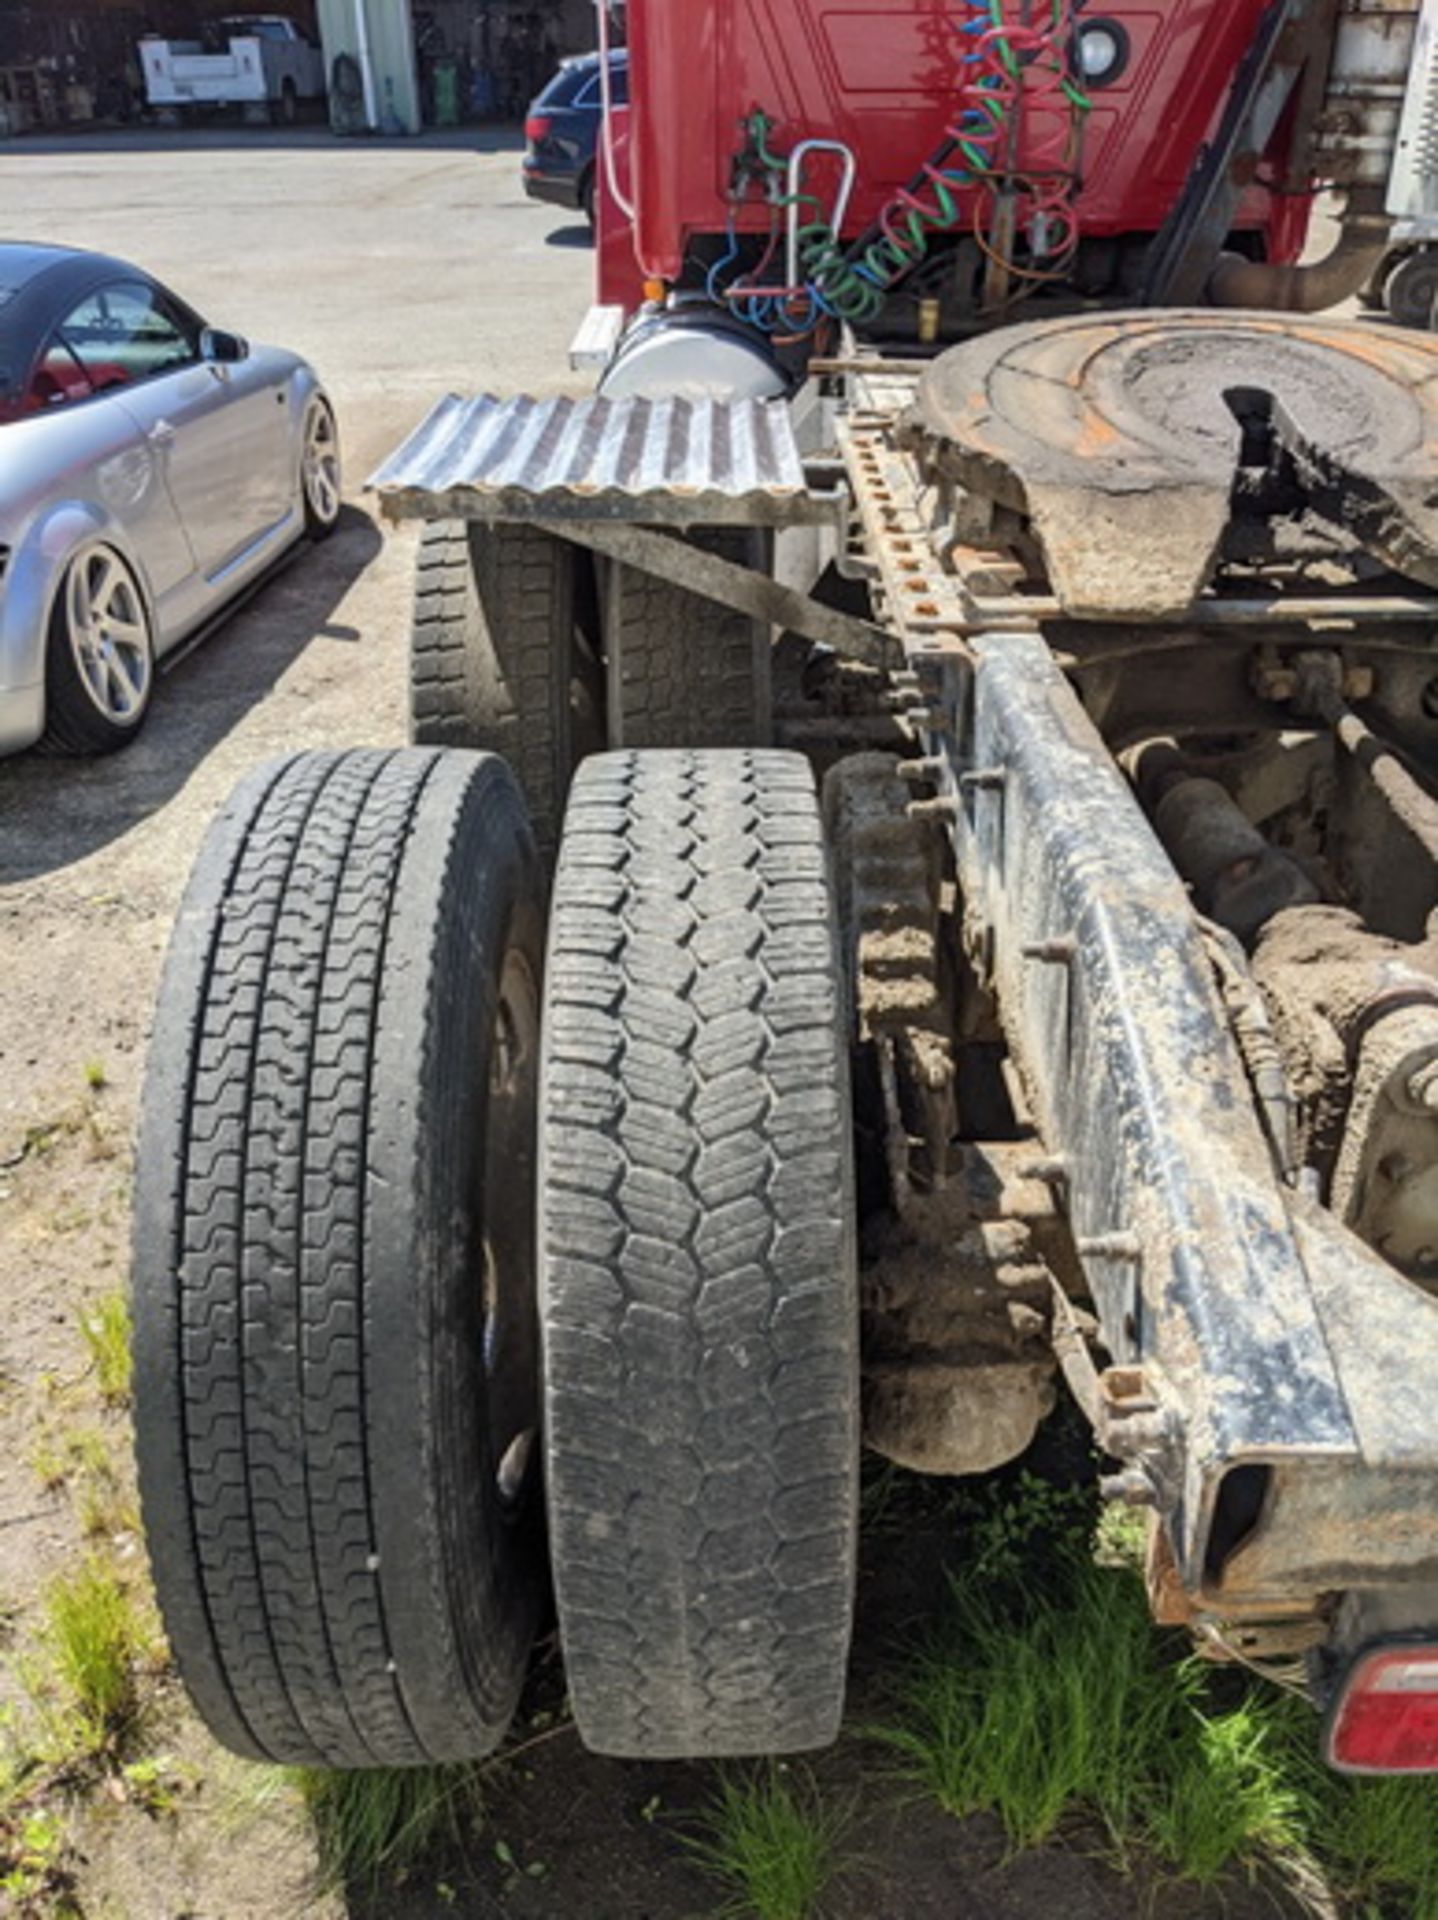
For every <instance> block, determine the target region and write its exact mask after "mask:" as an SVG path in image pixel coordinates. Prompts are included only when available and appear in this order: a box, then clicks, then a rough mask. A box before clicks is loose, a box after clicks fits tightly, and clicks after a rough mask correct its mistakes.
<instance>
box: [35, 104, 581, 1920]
mask: <svg viewBox="0 0 1438 1920" xmlns="http://www.w3.org/2000/svg"><path fill="white" fill-rule="evenodd" d="M0 204H3V205H4V208H5V213H4V220H3V224H4V227H5V229H6V231H7V236H8V237H11V238H16V239H37V240H52V241H62V242H68V243H72V244H75V245H80V246H89V247H97V248H103V249H106V250H108V251H111V252H114V253H117V254H119V255H121V256H122V257H125V258H129V259H132V260H134V261H136V262H138V263H140V264H142V265H144V266H145V267H146V268H148V269H149V270H150V271H151V272H153V273H155V274H157V275H158V276H159V277H160V278H161V279H162V280H165V281H168V282H169V283H170V284H172V285H173V286H174V287H175V288H176V290H177V291H179V292H181V293H182V294H183V295H184V296H185V297H186V298H187V299H189V300H190V301H191V302H193V304H195V305H196V306H197V307H198V308H199V309H200V310H201V311H202V312H203V313H205V314H206V316H207V317H208V318H211V319H212V320H213V321H214V322H215V323H216V324H217V325H223V326H226V327H230V328H233V329H235V330H237V331H239V332H242V333H244V334H246V335H248V336H250V337H251V338H253V339H255V340H269V341H275V342H278V343H281V344H283V345H286V346H292V347H295V348H297V349H298V350H299V351H301V352H303V353H305V354H307V355H308V356H309V357H310V358H311V359H312V360H313V362H314V364H315V365H316V366H317V367H318V369H319V370H320V373H321V375H322V377H323V378H324V380H325V381H326V382H327V384H328V386H329V389H330V392H331V394H332V395H333V397H334V399H335V403H336V406H337V409H338V413H339V420H340V429H341V435H342V440H343V444H344V449H345V455H346V468H347V474H348V480H349V494H350V501H351V504H350V505H349V506H348V507H347V508H346V510H345V515H344V520H343V523H342V525H341V528H340V530H339V531H338V532H337V534H336V535H335V537H334V538H333V539H332V540H331V541H329V542H328V543H327V544H326V545H324V546H323V547H320V548H317V549H314V550H302V551H300V552H298V553H297V554H296V555H295V557H294V559H293V561H292V562H291V564H290V565H289V566H288V567H286V568H285V570H284V571H283V572H282V573H281V574H280V575H279V576H278V577H277V578H275V579H274V580H273V581H271V582H270V584H268V585H267V586H266V587H265V588H264V589H263V590H262V591H261V592H260V593H259V594H258V595H257V596H256V597H255V598H254V599H253V600H252V601H251V602H250V603H249V604H248V605H247V606H246V607H245V608H244V609H243V610H242V611H241V612H240V613H239V614H238V615H237V616H236V617H235V618H234V619H233V620H232V621H231V622H230V623H229V624H228V625H226V626H225V627H223V628H222V629H221V630H220V631H219V632H218V633H217V634H216V635H215V637H214V638H213V639H212V640H210V641H209V642H208V643H207V644H206V645H204V646H203V647H202V648H200V649H199V650H198V651H197V652H196V653H195V654H194V655H193V656H191V657H190V658H189V659H187V660H185V661H183V662H182V663H181V664H180V665H178V666H177V667H176V668H175V670H174V671H173V672H171V673H169V674H167V675H166V676H165V677H164V678H163V680H162V682H161V685H160V687H159V690H158V694H157V698H156V701H155V705H154V709H153V711H152V714H151V716H150V720H149V722H148V724H147V726H146V729H145V731H144V733H143V735H142V736H141V737H140V739H139V740H138V741H137V742H136V743H135V745H134V746H133V747H132V748H131V749H130V750H129V751H127V752H125V753H122V754H120V755H118V756H116V757H115V758H113V759H107V760H101V761H96V762H93V763H89V764H86V763H82V762H75V761H65V760H59V759H49V758H43V757H40V756H37V755H34V754H29V755H22V756H20V757H19V758H16V759H12V760H9V761H6V762H3V763H0V965H3V975H0V977H3V983H4V984H3V998H2V999H0V1274H3V1276H4V1283H3V1299H4V1314H3V1321H0V1629H3V1630H4V1632H5V1633H6V1634H7V1635H8V1638H9V1640H10V1644H11V1646H13V1647H14V1648H16V1649H17V1650H19V1649H20V1648H22V1647H23V1646H24V1644H25V1639H26V1631H27V1626H28V1625H29V1624H30V1623H32V1622H33V1618H34V1613H33V1608H34V1603H35V1601H36V1600H37V1598H38V1596H39V1594H40V1591H41V1589H42V1588H43V1586H44V1584H45V1582H46V1581H47V1580H48V1579H50V1578H52V1577H53V1576H54V1575H55V1573H56V1572H57V1571H58V1570H60V1569H61V1568H62V1567H63V1566H65V1565H67V1564H71V1563H73V1561H74V1559H75V1556H76V1554H77V1552H78V1550H79V1546H80V1542H79V1538H78V1534H77V1529H76V1525H75V1519H74V1516H73V1513H72V1511H71V1507H70V1504H69V1503H68V1501H67V1500H66V1498H65V1497H64V1495H63V1493H62V1492H55V1493H51V1494H48V1495H47V1494H44V1493H43V1492H42V1491H41V1490H40V1481H39V1477H38V1476H37V1474H36V1472H35V1470H34V1459H35V1455H36V1450H37V1445H38V1444H39V1442H38V1441H37V1435H38V1436H46V1435H48V1434H49V1433H50V1432H51V1430H52V1429H56V1430H59V1429H63V1430H65V1431H70V1430H73V1429H74V1428H75V1426H76V1425H77V1423H78V1424H81V1425H86V1424H93V1423H94V1420H95V1418H96V1417H97V1416H96V1415H95V1414H94V1411H93V1408H92V1407H91V1406H90V1404H89V1400H88V1399H87V1382H86V1374H85V1350H84V1347H83V1344H82V1341H81V1339H80V1336H79V1332H78V1322H79V1319H80V1317H81V1315H82V1314H83V1313H84V1311H85V1308H86V1306H87V1304H88V1303H89V1302H90V1301H92V1300H93V1299H94V1298H95V1297H96V1296H97V1295H98V1294H99V1293H100V1292H102V1291H103V1290H104V1289H105V1288H107V1287H113V1286H114V1285H116V1284H118V1283H119V1282H120V1281H121V1280H122V1278H123V1275H124V1271H125V1241H126V1235H127V1233H128V1220H127V1212H128V1187H129V1169H128V1156H129V1139H130V1132H131V1127H132V1123H133V1113H134V1107H135V1101H136V1097H137V1093H138V1087H139V1077H140V1071H141V1067H142V1062H143V1047H144V1038H145V1033H146V1030H147V1026H148V1022H149V1015H150V1005H151V1001H152V999H153V996H154V992H155V984H156V979H157V976H158V971H159V966H160V961H161V957H162V954H163V951H164V946H165V942H166V939H167V936H168V932H169V928H170V923H171V920H172V918H173V916H174V912H175V907H176V903H177V900H178V897H179V893H180V890H181V887H182V886H183V883H184V879H185V876H186V874H187V872H188V869H189V866H190V863H191V860H192V858H193V855H194V852H195V849H196V846H197V845H198V842H199V840H200V838H201V835H202V834H203V832H204V830H205V827H206V825H207V823H208V821H209V819H210V817H211V814H212V812H213V811H214V809H215V807H216V806H217V805H218V804H219V803H220V801H221V800H222V799H223V798H224V796H225V795H226V794H227V793H228V792H229V790H230V788H231V787H232V786H233V785H234V783H235V782H236V780H237V779H239V777H240V776H241V775H242V774H243V773H245V772H246V771H247V770H248V769H249V768H250V767H252V766H253V765H254V764H255V763H256V762H257V761H261V760H264V759H265V758H267V757H268V756H270V755H273V754H276V753H279V752H282V751H286V750H291V749H294V748H297V747H334V746H343V745H351V744H376V745H380V744H391V743H396V742H399V741H402V740H403V739H404V737H405V726H406V716H405V687H404V673H405V642H406V633H407V621H408V613H409V594H410V582H411V571H412V556H413V535H412V533H411V532H410V531H408V530H401V531H398V532H395V531H390V530H381V528H380V527H379V526H378V525H377V524H376V523H375V520H374V519H373V517H372V515H371V514H370V512H369V510H368V508H367V507H366V505H365V504H364V501H363V498H362V495H361V493H360V487H361V484H362V481H363V479H364V476H365V474H366V473H367V472H368V471H370V470H371V469H372V468H373V467H374V466H375V465H377V464H378V462H379V461H380V460H381V459H382V458H383V457H384V455H385V454H386V453H388V452H389V451H390V449H391V448H392V447H393V446H395V445H396V444H397V443H398V441H399V440H400V439H401V438H402V437H403V436H404V434H405V433H406V432H407V431H408V430H409V429H410V428H411V427H412V426H413V425H414V424H415V423H416V422H417V420H418V419H419V418H420V417H421V416H422V414H423V413H424V411H425V410H426V408H427V407H428V405H429V404H430V403H431V401H432V400H433V399H435V398H437V397H438V396H439V395H440V394H442V393H444V392H445V391H446V390H452V389H457V390H462V391H464V390H467V391H477V390H480V389H482V388H484V387H486V386H495V387H503V388H506V389H509V390H513V389H515V388H518V387H521V386H530V387H532V388H536V389H544V388H546V387H547V388H549V389H550V390H553V388H554V386H555V385H556V384H562V383H563V381H564V379H565V376H566V370H567V363H566V359H565V348H566V346H567V343H568V339H569V335H570V333H571V331H572V328H573V325H574V323H575V321H576V320H577V318H578V316H579V314H580V312H581V311H582V308H583V305H584V302H585V300H586V298H587V296H588V273H589V263H590V257H591V256H590V253H589V250H588V246H587V244H586V235H585V233H584V231H583V229H582V228H578V227H576V226H574V225H573V223H572V222H571V221H570V220H569V219H568V217H567V216H565V215H563V214H560V213H557V212H553V211H551V210H548V209H542V208H538V207H535V206H533V205H532V204H531V203H529V202H528V201H527V200H525V198H524V196H523V194H522V192H521V190H520V186H519V181H518V159H517V151H516V143H515V141H514V140H512V139H510V138H508V137H505V138H502V139H499V140H495V139H493V138H489V139H486V140H485V141H484V142H483V143H481V145H480V147H479V149H478V150H477V148H476V142H475V141H474V140H467V141H464V142H462V143H461V142H457V141H445V142H436V141H432V140H429V139H426V140H423V141H416V142H408V143H405V144H396V145H392V146H391V145H386V144H383V143H375V144H365V145H353V146H347V145H342V144H338V143H336V142H334V141H333V140H331V139H330V138H329V137H328V136H326V135H323V134H320V133H308V132H307V133H304V134H301V135H296V136H293V137H291V138H285V139H281V138H278V137H272V136H268V135H265V134H256V135H250V134H245V135H239V134H233V135H228V136H226V135H209V136H199V137H194V136H174V137H168V138H167V137H165V136H158V135H155V136H120V137H113V138H111V137H103V136H102V137H96V138H93V139H89V140H74V141H70V142H66V143H60V142H44V143H39V142H26V143H24V144H19V143H17V144H13V145H10V146H7V147H4V148H3V149H0ZM99 1077H103V1080H104V1083H105V1084H104V1086H103V1088H101V1089H96V1088H94V1087H92V1086H91V1085H90V1084H89V1081H91V1080H94V1079H96V1078H99ZM102 1424H103V1423H102ZM111 1439H112V1441H117V1439H118V1432H117V1430H116V1429H115V1428H114V1424H113V1422H112V1423H111ZM135 1550H136V1549H135V1544H134V1542H133V1541H130V1542H126V1543H122V1551H130V1552H133V1551H135ZM5 1664H6V1667H7V1669H9V1671H8V1674H7V1678H6V1681H4V1682H0V1699H3V1697H4V1696H5V1694H6V1693H8V1692H11V1691H13V1684H14V1679H15V1674H14V1665H15V1663H14V1662H13V1661H11V1660H10V1659H9V1658H8V1655H7V1657H6V1661H5ZM173 1744H174V1745H175V1747H176V1750H177V1751H178V1752H180V1753H182V1754H184V1755H187V1756H188V1758H187V1762H186V1764H187V1766H189V1767H193V1768H194V1769H195V1772H196V1774H197V1776H203V1778H204V1779H205V1780H206V1781H208V1782H209V1783H210V1785H209V1787H208V1788H207V1789H206V1792H207V1794H208V1799H207V1800H206V1805H207V1806H208V1807H209V1810H210V1814H211V1815H212V1816H213V1819H214V1820H215V1821H218V1822H220V1823H221V1824H222V1825H223V1826H224V1827H225V1833H226V1837H225V1838H224V1840H223V1843H222V1844H220V1843H219V1842H218V1841H217V1839H216V1832H217V1829H215V1828H212V1826H211V1823H210V1821H209V1819H208V1818H202V1817H199V1816H196V1817H192V1818H189V1819H187V1821H186V1822H185V1823H184V1826H185V1837H184V1838H183V1839H182V1840H178V1841H177V1840H175V1839H174V1838H173V1837H170V1838H165V1837H164V1836H162V1835H161V1834H159V1833H158V1832H157V1831H156V1830H155V1826H154V1823H153V1822H150V1823H144V1822H142V1823H140V1825H139V1827H138V1828H137V1827H136V1826H135V1824H134V1823H133V1822H126V1823H124V1825H123V1828H122V1829H118V1828H114V1827H113V1823H112V1825H111V1827H103V1826H102V1827H101V1828H99V1829H97V1830H95V1831H93V1832H88V1831H87V1833H86V1834H85V1836H84V1847H85V1850H86V1851H87V1853H88V1854H89V1855H90V1858H91V1865H90V1868H89V1870H88V1873H87V1876H86V1878H85V1880H84V1891H85V1894H86V1899H87V1905H86V1911H87V1912H90V1911H92V1910H93V1911H96V1912H105V1913H110V1912H111V1911H113V1912H114V1913H115V1914H117V1915H118V1914H120V1913H124V1914H126V1915H129V1914H134V1915H141V1914H143V1915H145V1916H147V1917H148V1916H151V1915H155V1916H160V1915H165V1916H170V1915H176V1914H180V1913H182V1912H187V1911H190V1910H193V1911H194V1912H196V1913H197V1914H199V1913H203V1914H205V1915H206V1916H211V1917H213V1920H234V1917H236V1916H239V1915H242V1914H251V1913H253V1914H255V1915H257V1916H260V1915H263V1916H265V1920H278V1916H279V1915H281V1914H284V1913H288V1912H291V1911H294V1910H296V1907H297V1902H298V1895H297V1893H296V1889H297V1888H298V1887H299V1886H300V1885H302V1884H303V1881H304V1876H305V1872H306V1869H307V1867H308V1865H309V1864H310V1862H309V1855H308V1847H307V1841H306V1838H305V1836H304V1835H303V1834H302V1833H300V1832H298V1831H295V1832H292V1833H290V1835H289V1837H288V1839H287V1840H285V1841H284V1843H283V1844H277V1829H276V1827H275V1823H274V1822H273V1821H272V1820H271V1821H267V1822H266V1823H264V1825H263V1830H262V1831H261V1830H257V1829H255V1830H251V1832H250V1837H249V1838H248V1839H244V1838H241V1839H240V1840H238V1841H236V1840H232V1839H231V1838H229V1837H228V1832H229V1829H228V1824H227V1823H228V1822H229V1820H230V1817H231V1816H230V1813H228V1812H224V1811H223V1809H221V1808H220V1807H219V1805H218V1802H219V1801H220V1800H223V1799H226V1798H227V1797H228V1796H229V1795H230V1792H231V1788H232V1787H233V1788H234V1791H235V1792H239V1791H240V1788H239V1786H238V1784H237V1783H236V1782H235V1781H234V1780H232V1779H231V1771H230V1770H228V1769H226V1768H225V1766H224V1765H223V1764H222V1762H221V1760H220V1759H219V1757H218V1756H216V1755H215V1754H214V1752H213V1750H206V1749H205V1748H204V1745H203V1743H202V1742H201V1740H200V1738H199V1736H198V1733H197V1730H195V1729H194V1728H193V1727H192V1726H191V1727H186V1726H184V1725H183V1724H182V1725H179V1726H177V1727H176V1728H175V1729H174V1730H173ZM240 1771H242V1770H240ZM217 1779H223V1780H228V1781H230V1785H229V1786H226V1787H225V1789H224V1791H223V1792H220V1791H219V1789H217V1788H216V1787H215V1786H214V1782H215V1781H216V1780H217ZM201 1798H202V1799H203V1798H205V1796H204V1795H202V1796H201ZM112 1829H113V1830H112ZM102 1899H103V1900H104V1901H108V1902H110V1905H108V1906H106V1905H102V1904H101V1901H102ZM3 1905H4V1896H3V1894H0V1906H3Z"/></svg>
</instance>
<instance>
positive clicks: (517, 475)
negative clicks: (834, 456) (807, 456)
mask: <svg viewBox="0 0 1438 1920" xmlns="http://www.w3.org/2000/svg"><path fill="white" fill-rule="evenodd" d="M369 484H370V487H371V488H372V489H373V490H374V491H375V492H376V493H378V494H379V496H380V499H381V503H382V504H383V506H384V507H385V510H386V511H387V512H388V513H390V514H391V515H392V516H393V517H395V518H407V517H420V518H425V517H434V516H435V514H436V513H444V512H459V513H466V514H469V515H471V516H473V517H477V518H481V519H488V518H495V519H506V518H516V519H529V518H534V517H537V516H540V517H543V516H549V517H554V518H570V519H578V518H590V519H603V520H673V519H675V518H678V517H682V514H681V510H687V511H688V513H689V514H690V515H692V516H693V517H695V518H699V519H712V520H719V521H723V520H743V521H750V522H762V523H765V524H776V523H780V522H784V521H791V520H809V519H813V518H815V517H816V515H815V513H814V511H813V508H814V506H815V505H816V504H817V503H815V502H813V501H812V500H811V497H810V495H809V492H808V489H807V487H806V485H805V480H804V465H803V461H802V460H801V459H800V457H799V449H798V446H797V445H796V443H795V440H794V433H793V428H792V427H791V425H790V421H789V411H788V408H787V407H786V406H785V405H784V403H783V402H782V401H777V400H736V401H726V400H708V399H693V400H689V399H666V400H632V399H631V400H605V399H602V398H599V397H597V396H596V397H594V398H591V399H585V400H571V399H558V400H535V399H531V398H530V397H529V396H527V395H523V394H521V395H519V396H517V397H515V398H512V399H508V400H500V399H496V398H495V397H494V396H493V395H489V394H486V395H483V396H482V397H481V398H479V399H477V400H462V399H460V398H459V397H458V395H455V394H451V395H449V396H448V397H447V398H446V399H444V400H441V401H440V403H439V404H438V406H436V407H435V408H434V410H433V412H432V413H431V414H430V415H429V417H428V418H427V419H426V420H425V421H424V422H423V424H422V425H421V426H420V427H418V428H417V429H416V431H415V432H414V433H412V434H411V435H410V437H409V439H408V440H406V441H405V443H404V445H403V446H402V447H401V448H400V449H399V451H398V452H397V453H395V454H394V455H392V456H391V458H390V459H389V460H387V461H386V462H385V464H384V466H382V467H381V468H380V470H379V472H378V473H376V474H375V475H374V477H373V479H372V480H371V481H370V483H369Z"/></svg>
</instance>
